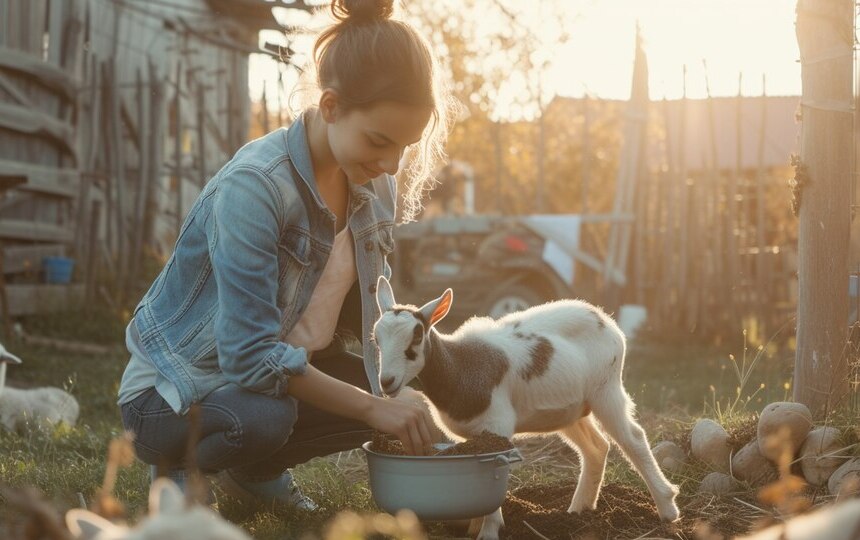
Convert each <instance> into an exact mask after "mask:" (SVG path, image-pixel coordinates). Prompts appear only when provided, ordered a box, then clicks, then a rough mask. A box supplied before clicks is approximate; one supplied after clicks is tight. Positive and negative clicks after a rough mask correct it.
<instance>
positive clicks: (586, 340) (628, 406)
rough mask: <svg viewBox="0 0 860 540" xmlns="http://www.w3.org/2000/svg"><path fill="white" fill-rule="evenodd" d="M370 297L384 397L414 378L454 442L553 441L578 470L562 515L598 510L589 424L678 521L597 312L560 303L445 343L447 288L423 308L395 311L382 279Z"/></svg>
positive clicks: (614, 337)
mask: <svg viewBox="0 0 860 540" xmlns="http://www.w3.org/2000/svg"><path fill="white" fill-rule="evenodd" d="M376 299H377V303H378V304H379V309H380V313H381V316H380V318H379V320H378V321H377V322H376V324H375V326H374V336H375V339H376V342H377V345H378V346H379V350H380V375H379V382H380V385H381V387H382V389H383V391H384V392H385V393H386V394H388V395H390V396H394V395H396V394H397V393H398V392H399V391H400V390H401V389H402V388H403V387H404V386H405V385H406V384H407V383H408V382H409V381H411V380H412V379H414V378H416V377H418V378H419V379H420V381H421V384H422V386H423V389H424V392H425V394H426V395H427V397H428V398H429V399H430V401H431V402H432V403H433V405H435V407H436V409H438V418H439V420H440V421H441V422H442V423H443V424H444V425H445V426H446V427H447V428H448V429H449V430H450V431H451V432H453V433H454V434H456V435H459V436H461V437H467V438H468V437H473V436H476V435H478V434H480V433H481V432H482V431H485V430H486V431H489V432H491V433H495V434H497V435H502V436H504V437H508V438H511V437H512V436H513V435H514V434H516V433H551V432H556V433H558V434H559V435H561V437H562V438H564V440H566V441H567V442H568V444H570V446H571V447H573V449H574V450H576V451H577V452H578V453H579V456H580V462H581V463H582V470H581V472H580V476H579V482H578V483H577V486H576V490H575V492H574V494H573V499H572V500H571V503H570V507H569V508H568V510H567V511H568V512H581V511H583V510H586V509H593V508H595V507H596V505H597V497H598V495H599V493H600V486H601V484H602V482H603V472H604V469H605V467H606V456H607V454H608V452H609V442H608V441H607V439H606V438H605V437H604V435H603V434H602V433H601V432H600V431H599V430H598V429H597V426H596V425H595V422H594V421H595V419H596V420H598V421H599V422H600V425H601V426H602V427H603V430H604V431H605V432H606V433H607V434H608V435H609V436H610V437H611V438H612V439H613V440H614V441H615V442H616V443H617V444H618V446H619V447H620V448H621V450H622V451H623V452H624V454H625V455H626V456H627V458H628V459H629V460H630V462H631V464H632V465H633V467H634V468H635V469H636V470H637V471H638V472H639V474H640V475H641V476H642V478H643V479H644V480H645V484H646V485H647V486H648V491H650V493H651V496H652V497H653V498H654V501H655V502H656V503H657V511H658V513H659V514H660V517H661V518H662V519H663V520H666V521H675V520H676V519H678V517H679V512H678V507H677V506H676V505H675V500H674V499H675V495H677V493H678V489H677V488H676V487H675V486H673V485H672V484H670V483H669V481H668V480H666V477H665V476H663V473H662V472H661V471H660V468H659V467H658V466H657V462H656V461H655V460H654V456H653V455H652V454H651V449H650V448H649V446H648V440H647V439H646V438H645V431H644V430H643V429H642V428H641V427H640V426H639V424H638V423H637V422H636V420H634V419H633V409H634V404H633V401H632V400H631V399H630V396H628V395H627V392H626V391H625V390H624V386H623V384H622V382H621V370H622V367H623V366H624V353H625V349H626V344H625V339H624V334H623V333H622V332H621V330H620V329H619V328H618V325H617V324H615V321H613V320H612V319H611V318H610V317H609V316H607V315H606V314H605V313H603V311H601V310H600V309H599V308H597V307H595V306H592V305H590V304H588V303H586V302H582V301H579V300H560V301H556V302H550V303H547V304H544V305H541V306H536V307H533V308H530V309H527V310H525V311H521V312H518V313H511V314H509V315H506V316H504V317H502V318H500V319H498V320H493V319H490V318H487V317H475V318H472V319H469V320H468V321H466V322H465V323H464V324H463V325H462V326H461V327H460V328H459V329H457V330H456V331H455V332H454V333H452V334H447V335H446V334H442V333H440V332H439V331H437V330H436V329H435V328H433V326H434V325H435V324H436V323H438V322H439V321H440V320H442V319H443V318H444V317H445V315H447V314H448V311H449V310H450V308H451V302H452V299H453V292H452V291H451V289H448V290H446V291H445V292H444V293H443V294H442V296H440V297H439V298H437V299H435V300H432V301H430V302H428V303H427V304H425V305H424V306H423V307H421V308H418V307H415V306H409V305H399V304H396V303H395V300H394V293H393V291H392V290H391V285H390V284H389V283H388V280H386V279H385V278H384V277H381V276H380V278H379V281H378V283H377V293H376ZM592 413H593V414H592ZM503 524H504V522H503V520H502V513H501V508H500V509H498V510H496V511H495V512H494V513H493V514H490V515H489V516H486V517H485V518H484V521H483V524H482V526H481V531H480V533H479V534H478V538H479V539H480V540H491V539H493V540H494V539H497V538H498V534H499V528H500V527H501V526H502V525H503Z"/></svg>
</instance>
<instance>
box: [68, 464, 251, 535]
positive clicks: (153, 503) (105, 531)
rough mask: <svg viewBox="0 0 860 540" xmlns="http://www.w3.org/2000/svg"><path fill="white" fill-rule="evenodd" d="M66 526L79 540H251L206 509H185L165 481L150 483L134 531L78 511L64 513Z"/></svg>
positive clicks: (173, 487)
mask: <svg viewBox="0 0 860 540" xmlns="http://www.w3.org/2000/svg"><path fill="white" fill-rule="evenodd" d="M66 525H67V526H68V528H69V530H70V531H71V532H72V535H73V536H74V537H75V538H76V539H78V540H164V539H174V538H181V539H182V540H251V537H250V536H248V535H247V534H246V533H245V532H244V531H243V530H242V529H240V528H239V527H237V526H235V525H233V524H232V523H230V522H228V521H225V520H224V519H222V518H221V516H220V515H218V514H217V513H216V512H214V511H213V510H211V509H210V508H209V507H207V506H201V505H199V504H192V505H190V506H189V505H187V504H186V500H185V495H183V494H182V491H180V490H179V488H178V487H176V484H174V483H173V482H172V481H171V480H168V479H167V478H159V479H157V480H156V481H155V482H153V483H152V486H151V487H150V490H149V515H148V516H147V517H146V518H144V519H143V520H141V522H140V523H138V525H137V526H136V527H133V528H129V527H126V526H124V525H116V524H114V523H112V522H110V521H108V520H106V519H105V518H103V517H101V516H99V515H98V514H95V513H93V512H90V511H89V510H83V509H80V508H75V509H72V510H69V511H68V512H66Z"/></svg>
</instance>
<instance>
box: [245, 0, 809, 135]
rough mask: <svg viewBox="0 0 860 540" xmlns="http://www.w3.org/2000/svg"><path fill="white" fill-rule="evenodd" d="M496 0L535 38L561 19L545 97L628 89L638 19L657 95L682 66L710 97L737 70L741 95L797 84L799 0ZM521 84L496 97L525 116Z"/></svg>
mask: <svg viewBox="0 0 860 540" xmlns="http://www.w3.org/2000/svg"><path fill="white" fill-rule="evenodd" d="M457 1H460V0H457ZM499 1H500V2H502V3H503V4H505V5H506V6H508V7H509V9H510V11H512V12H517V13H518V17H517V19H518V21H520V23H521V24H523V25H526V26H527V27H528V28H530V29H532V31H533V33H534V35H536V36H538V39H541V38H540V36H555V35H557V32H556V31H555V30H557V26H558V25H557V22H556V21H558V20H559V19H560V20H562V21H564V22H563V26H564V31H565V32H566V33H567V35H568V36H569V39H568V41H567V42H566V43H565V44H564V45H562V46H559V45H558V44H556V43H546V44H544V45H543V50H542V51H541V52H542V55H541V56H543V57H544V58H546V59H547V68H546V71H545V72H544V79H543V88H544V93H545V99H547V100H548V99H551V97H552V96H554V95H560V96H574V97H579V96H583V95H586V94H587V95H590V96H594V97H600V98H608V99H627V98H629V96H630V84H631V78H632V72H633V54H634V44H635V35H636V27H637V23H638V25H639V27H640V29H641V32H642V37H643V44H644V48H645V52H646V55H647V57H648V67H649V86H650V96H651V99H663V98H664V97H665V98H669V99H676V98H679V97H681V96H682V95H683V93H684V87H685V84H684V76H683V73H684V67H685V66H686V70H687V75H686V92H687V96H688V97H691V98H702V97H706V96H707V87H706V76H707V80H708V83H709V85H710V93H711V95H714V96H729V95H737V93H738V88H739V77H740V76H741V74H742V76H743V77H742V85H741V93H742V94H744V95H761V94H762V91H763V77H764V78H765V81H766V92H767V94H768V95H799V94H800V92H801V86H800V64H799V63H798V58H799V51H798V46H797V37H796V35H795V28H794V20H795V13H794V9H795V6H796V0H543V1H545V2H546V3H552V2H556V4H555V8H554V9H555V10H556V11H553V13H557V14H559V13H560V16H559V15H556V16H554V17H547V16H546V14H545V13H544V14H541V13H540V12H539V11H538V10H536V9H532V8H528V9H524V6H526V5H528V6H534V5H536V4H537V3H538V2H539V1H540V0H529V2H528V3H527V2H525V1H524V0H516V1H515V0H499ZM443 3H444V2H442V1H440V5H441V4H443ZM276 15H277V13H276ZM300 16H301V17H302V18H301V19H294V20H290V21H289V22H292V23H294V24H304V23H310V24H311V25H312V26H313V25H316V27H319V25H320V24H321V22H320V19H310V18H305V17H304V15H303V14H302V15H300ZM506 24H510V23H509V22H508V21H507V20H505V19H499V20H498V21H497V22H493V23H492V24H490V25H486V24H485V25H484V26H485V27H486V26H490V27H492V28H489V29H488V30H487V31H498V30H499V26H498V25H506ZM262 41H272V42H283V37H282V36H280V35H279V34H278V33H277V32H263V33H262V34H261V42H262ZM311 43H312V41H311V40H310V39H304V40H300V41H299V42H297V43H295V44H294V47H296V48H298V49H304V51H305V52H306V51H309V50H310V46H311ZM703 61H704V63H703ZM705 63H706V64H705ZM281 69H284V68H281ZM250 70H251V71H250V78H249V81H250V82H249V84H250V86H251V96H252V98H254V99H258V97H259V96H260V94H261V93H262V88H263V85H264V84H266V85H268V86H267V87H268V91H267V94H268V95H269V102H270V106H275V100H273V99H272V92H274V91H275V90H276V88H277V85H276V81H277V77H278V67H277V65H276V63H275V62H274V61H272V60H269V59H266V58H264V57H261V56H259V55H254V56H253V57H252V59H251V64H250ZM295 80H296V77H295V74H294V73H293V72H292V70H289V69H288V70H286V71H285V72H284V82H285V86H286V88H287V92H289V89H290V88H291V87H292V86H293V85H294V84H295ZM518 84H521V83H518V82H517V80H516V78H512V79H511V82H510V84H509V85H508V87H507V88H504V89H502V91H501V92H500V97H499V100H498V101H499V102H498V103H497V104H496V107H497V114H498V115H499V116H501V117H509V118H510V117H512V116H520V115H524V116H528V113H527V112H524V111H523V110H522V109H521V108H518V107H514V106H513V105H512V104H511V103H508V101H509V100H512V99H513V96H516V95H517V94H519V93H520V92H521V91H522V89H521V88H520V87H519V86H518ZM506 96H507V98H506ZM284 99H285V98H284ZM511 119H514V118H511Z"/></svg>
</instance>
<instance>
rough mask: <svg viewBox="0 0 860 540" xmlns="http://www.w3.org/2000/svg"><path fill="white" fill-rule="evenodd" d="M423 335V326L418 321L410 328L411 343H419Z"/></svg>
mask: <svg viewBox="0 0 860 540" xmlns="http://www.w3.org/2000/svg"><path fill="white" fill-rule="evenodd" d="M423 337H424V327H423V326H422V325H421V324H420V323H419V324H416V325H415V328H414V329H413V330H412V344H413V345H417V344H418V343H421V338H423Z"/></svg>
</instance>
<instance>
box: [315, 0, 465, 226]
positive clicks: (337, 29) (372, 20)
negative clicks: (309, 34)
mask: <svg viewBox="0 0 860 540" xmlns="http://www.w3.org/2000/svg"><path fill="white" fill-rule="evenodd" d="M331 13H332V15H333V16H334V18H335V19H336V21H337V22H336V23H335V24H333V25H332V26H329V27H328V28H326V29H325V30H323V31H322V33H321V34H320V35H319V37H318V38H317V40H316V44H315V45H314V51H313V52H314V63H315V64H316V66H315V67H316V78H317V85H318V87H319V88H333V89H335V90H337V92H338V100H339V103H340V104H341V106H342V107H343V108H344V110H349V109H354V108H364V107H371V106H373V105H374V104H375V103H377V102H379V101H395V102H398V103H403V104H406V105H414V106H418V107H429V108H432V109H433V115H432V120H431V122H430V123H429V124H428V125H427V128H426V129H425V130H424V133H423V134H422V137H421V140H420V141H419V142H418V143H417V144H416V146H415V148H414V149H413V150H412V151H411V152H410V155H409V156H408V158H409V165H408V166H407V168H406V176H407V178H406V182H405V185H406V189H405V193H404V194H403V201H404V203H405V208H404V209H403V219H404V220H405V221H410V220H412V219H414V217H415V215H416V214H417V213H418V212H419V211H420V210H421V199H422V197H423V195H424V193H425V192H426V191H427V190H429V189H431V188H432V187H433V184H434V182H435V179H434V177H433V172H434V167H435V165H436V164H437V163H438V162H440V161H441V160H443V159H444V158H445V151H444V144H445V138H446V137H447V135H448V128H449V117H450V112H451V111H452V104H453V102H452V99H451V97H450V94H449V93H448V91H447V89H446V87H445V85H444V84H443V83H442V81H441V80H440V77H439V68H438V65H437V62H436V59H435V57H434V55H433V53H432V52H431V50H430V46H429V45H428V44H427V42H426V41H425V40H424V38H422V37H421V36H420V35H419V34H418V33H417V32H416V31H415V30H414V29H413V28H412V27H411V26H410V25H409V24H407V23H405V22H403V21H399V20H396V19H392V18H391V17H392V15H393V13H394V0H332V3H331Z"/></svg>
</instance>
